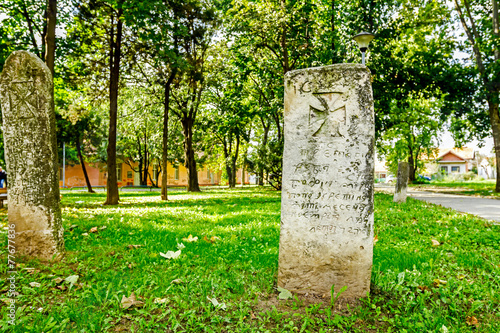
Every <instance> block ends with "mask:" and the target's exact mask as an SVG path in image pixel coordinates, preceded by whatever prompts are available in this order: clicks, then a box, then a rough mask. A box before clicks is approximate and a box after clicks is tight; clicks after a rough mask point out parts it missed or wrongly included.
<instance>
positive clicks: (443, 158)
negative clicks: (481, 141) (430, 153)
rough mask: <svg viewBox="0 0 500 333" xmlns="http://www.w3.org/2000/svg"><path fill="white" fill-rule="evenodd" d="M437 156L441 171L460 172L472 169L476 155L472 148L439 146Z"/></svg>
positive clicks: (445, 172) (446, 172)
mask: <svg viewBox="0 0 500 333" xmlns="http://www.w3.org/2000/svg"><path fill="white" fill-rule="evenodd" d="M435 155H437V157H436V158H435V160H436V162H437V163H438V166H439V171H440V172H442V173H444V174H454V173H455V174H460V173H466V172H469V171H471V170H472V162H473V160H474V157H475V152H474V149H472V148H467V147H463V148H446V149H443V148H438V149H436V152H435Z"/></svg>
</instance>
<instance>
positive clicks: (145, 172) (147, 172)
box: [141, 132, 149, 185]
mask: <svg viewBox="0 0 500 333" xmlns="http://www.w3.org/2000/svg"><path fill="white" fill-rule="evenodd" d="M148 158H149V157H148V137H147V134H146V132H145V133H144V170H143V175H142V179H144V183H143V184H141V185H148V174H149V161H148Z"/></svg>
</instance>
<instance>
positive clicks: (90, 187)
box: [76, 135, 95, 193]
mask: <svg viewBox="0 0 500 333" xmlns="http://www.w3.org/2000/svg"><path fill="white" fill-rule="evenodd" d="M76 153H77V154H78V159H79V160H80V164H81V166H82V170H83V176H84V177H85V183H86V184H87V190H88V191H89V193H95V191H94V190H93V189H92V185H91V184H90V180H89V175H88V174H87V168H86V167H85V162H84V161H83V155H82V148H81V147H80V136H79V135H77V136H76Z"/></svg>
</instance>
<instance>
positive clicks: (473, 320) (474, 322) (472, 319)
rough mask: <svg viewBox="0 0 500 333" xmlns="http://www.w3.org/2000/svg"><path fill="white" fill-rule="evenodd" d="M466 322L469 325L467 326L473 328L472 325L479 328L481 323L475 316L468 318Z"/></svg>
mask: <svg viewBox="0 0 500 333" xmlns="http://www.w3.org/2000/svg"><path fill="white" fill-rule="evenodd" d="M465 322H466V323H467V325H469V326H472V325H474V326H478V325H479V322H478V321H477V318H476V317H474V316H471V317H467V318H466V319H465Z"/></svg>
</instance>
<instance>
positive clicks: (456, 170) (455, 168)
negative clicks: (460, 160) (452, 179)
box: [451, 166, 460, 172]
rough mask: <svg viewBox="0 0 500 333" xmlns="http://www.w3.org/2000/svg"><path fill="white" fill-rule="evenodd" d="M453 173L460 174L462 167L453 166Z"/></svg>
mask: <svg viewBox="0 0 500 333" xmlns="http://www.w3.org/2000/svg"><path fill="white" fill-rule="evenodd" d="M451 172H460V167H459V166H452V167H451Z"/></svg>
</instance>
